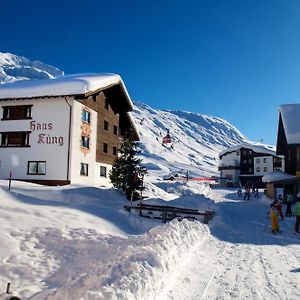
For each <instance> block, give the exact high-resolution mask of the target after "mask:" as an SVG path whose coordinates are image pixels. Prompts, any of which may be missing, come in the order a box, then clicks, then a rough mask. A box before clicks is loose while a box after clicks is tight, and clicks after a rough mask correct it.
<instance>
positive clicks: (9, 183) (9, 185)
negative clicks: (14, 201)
mask: <svg viewBox="0 0 300 300" xmlns="http://www.w3.org/2000/svg"><path fill="white" fill-rule="evenodd" d="M11 178H12V171H10V172H9V181H8V190H9V191H10V187H11Z"/></svg>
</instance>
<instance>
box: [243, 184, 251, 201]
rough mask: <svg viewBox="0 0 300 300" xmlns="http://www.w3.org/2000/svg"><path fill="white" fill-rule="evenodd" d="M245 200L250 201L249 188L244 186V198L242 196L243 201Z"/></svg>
mask: <svg viewBox="0 0 300 300" xmlns="http://www.w3.org/2000/svg"><path fill="white" fill-rule="evenodd" d="M246 198H247V199H248V200H249V199H250V187H249V186H246V187H245V196H244V200H246Z"/></svg>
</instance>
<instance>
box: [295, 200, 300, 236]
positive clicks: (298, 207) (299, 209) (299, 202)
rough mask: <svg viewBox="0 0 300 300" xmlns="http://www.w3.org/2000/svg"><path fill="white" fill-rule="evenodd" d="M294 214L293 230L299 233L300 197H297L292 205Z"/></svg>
mask: <svg viewBox="0 0 300 300" xmlns="http://www.w3.org/2000/svg"><path fill="white" fill-rule="evenodd" d="M294 216H295V218H296V220H295V221H296V222H295V231H296V232H297V233H299V226H300V198H297V203H296V204H295V206H294Z"/></svg>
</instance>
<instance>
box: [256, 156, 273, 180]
mask: <svg viewBox="0 0 300 300" xmlns="http://www.w3.org/2000/svg"><path fill="white" fill-rule="evenodd" d="M264 160H266V162H264ZM258 168H259V169H260V170H259V171H258V170H257V169H258ZM264 168H267V170H266V171H264ZM270 172H273V156H260V157H254V175H260V176H261V175H265V174H267V173H270Z"/></svg>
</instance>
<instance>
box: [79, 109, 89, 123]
mask: <svg viewBox="0 0 300 300" xmlns="http://www.w3.org/2000/svg"><path fill="white" fill-rule="evenodd" d="M81 120H82V122H85V123H89V124H90V123H91V113H90V112H89V111H87V110H85V109H84V110H83V111H82V115H81Z"/></svg>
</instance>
